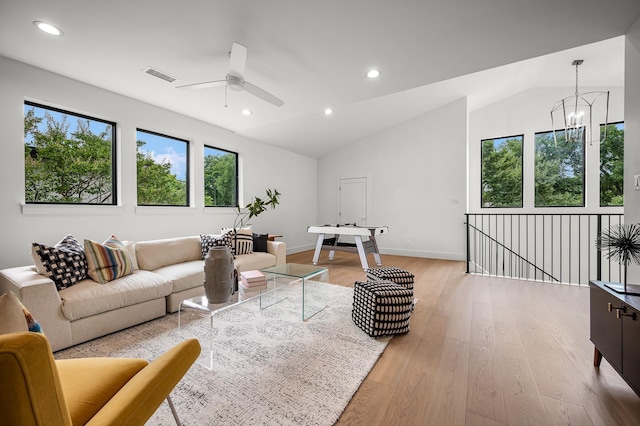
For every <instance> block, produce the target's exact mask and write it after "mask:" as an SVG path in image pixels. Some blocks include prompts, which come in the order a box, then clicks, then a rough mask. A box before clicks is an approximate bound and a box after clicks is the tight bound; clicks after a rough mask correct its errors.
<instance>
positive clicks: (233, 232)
mask: <svg viewBox="0 0 640 426" xmlns="http://www.w3.org/2000/svg"><path fill="white" fill-rule="evenodd" d="M222 232H228V233H229V235H230V236H231V245H232V250H233V254H234V255H236V254H249V253H253V233H252V232H251V228H241V229H233V228H222Z"/></svg>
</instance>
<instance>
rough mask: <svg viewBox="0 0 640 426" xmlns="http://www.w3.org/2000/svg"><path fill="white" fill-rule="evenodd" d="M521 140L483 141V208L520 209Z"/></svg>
mask: <svg viewBox="0 0 640 426" xmlns="http://www.w3.org/2000/svg"><path fill="white" fill-rule="evenodd" d="M522 140H523V136H522V135H519V136H511V137H506V138H499V139H485V140H483V141H482V184H481V185H482V207H522Z"/></svg>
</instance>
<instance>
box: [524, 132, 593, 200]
mask: <svg viewBox="0 0 640 426" xmlns="http://www.w3.org/2000/svg"><path fill="white" fill-rule="evenodd" d="M583 127H584V126H583ZM562 132H563V131H562ZM553 133H554V130H547V131H544V132H534V134H533V153H534V155H533V207H534V209H544V208H584V207H585V206H586V201H587V200H586V199H587V185H586V177H587V161H586V160H587V159H586V148H587V146H586V144H587V142H586V130H585V131H584V132H583V133H582V179H581V180H582V204H580V205H575V206H566V205H549V206H538V205H537V203H536V198H537V197H536V194H537V183H538V180H537V162H536V159H537V153H538V146H537V140H538V135H541V134H549V135H551V138H552V139H553ZM556 133H558V131H556ZM563 138H564V136H563ZM562 143H569V142H564V139H563V141H562Z"/></svg>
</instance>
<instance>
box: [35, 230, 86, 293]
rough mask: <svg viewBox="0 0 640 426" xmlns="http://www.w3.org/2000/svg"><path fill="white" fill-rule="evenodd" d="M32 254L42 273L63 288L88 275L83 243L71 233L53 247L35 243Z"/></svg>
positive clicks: (57, 286) (37, 267)
mask: <svg viewBox="0 0 640 426" xmlns="http://www.w3.org/2000/svg"><path fill="white" fill-rule="evenodd" d="M31 256H32V258H33V262H34V264H35V266H36V270H37V271H38V273H39V274H40V275H44V276H45V277H48V278H51V279H52V280H53V282H55V283H56V288H57V289H58V290H62V289H64V288H67V287H70V286H72V285H74V284H75V283H77V282H78V281H80V280H83V279H85V278H86V277H87V258H86V257H85V255H84V249H83V247H82V245H81V244H80V243H79V242H78V240H76V239H75V238H73V236H71V235H67V236H65V237H64V238H63V239H62V240H60V241H59V242H58V243H56V245H55V246H53V247H51V246H48V245H45V244H39V243H33V244H32V247H31Z"/></svg>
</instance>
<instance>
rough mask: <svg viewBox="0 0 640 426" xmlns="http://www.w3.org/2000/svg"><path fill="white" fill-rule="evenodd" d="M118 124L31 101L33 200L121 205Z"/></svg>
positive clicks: (27, 138)
mask: <svg viewBox="0 0 640 426" xmlns="http://www.w3.org/2000/svg"><path fill="white" fill-rule="evenodd" d="M114 129H115V123H111V122H107V121H102V120H98V119H94V118H91V117H86V116H82V115H79V114H78V115H76V114H73V113H70V112H68V111H63V110H58V109H55V108H49V107H45V106H42V105H38V104H34V103H31V102H25V104H24V164H25V201H26V202H27V203H65V204H115V202H116V196H115V194H114V186H115V185H114V167H113V158H114V151H115V149H114V147H115V143H114V138H113V135H114Z"/></svg>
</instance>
